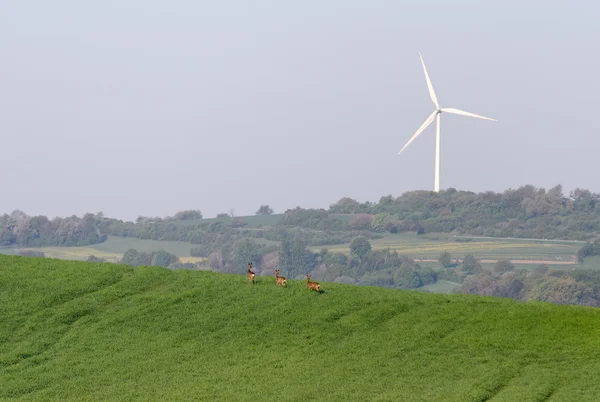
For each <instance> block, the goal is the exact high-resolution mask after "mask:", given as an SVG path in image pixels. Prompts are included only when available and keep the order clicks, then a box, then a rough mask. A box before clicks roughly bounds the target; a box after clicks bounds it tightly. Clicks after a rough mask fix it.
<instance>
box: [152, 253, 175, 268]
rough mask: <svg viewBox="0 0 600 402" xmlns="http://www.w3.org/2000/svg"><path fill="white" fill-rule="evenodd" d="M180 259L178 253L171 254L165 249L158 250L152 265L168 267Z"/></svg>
mask: <svg viewBox="0 0 600 402" xmlns="http://www.w3.org/2000/svg"><path fill="white" fill-rule="evenodd" d="M177 261H179V258H177V256H176V255H174V254H171V253H169V252H167V251H165V250H160V251H157V252H156V253H155V254H154V257H153V258H152V266H154V267H165V268H166V267H168V266H169V265H171V264H173V263H174V262H177Z"/></svg>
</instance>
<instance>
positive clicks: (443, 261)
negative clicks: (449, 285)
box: [438, 251, 452, 268]
mask: <svg viewBox="0 0 600 402" xmlns="http://www.w3.org/2000/svg"><path fill="white" fill-rule="evenodd" d="M438 261H439V262H440V265H441V266H442V268H448V267H451V266H452V256H451V255H450V253H449V252H447V251H444V252H443V253H442V254H440V258H438Z"/></svg>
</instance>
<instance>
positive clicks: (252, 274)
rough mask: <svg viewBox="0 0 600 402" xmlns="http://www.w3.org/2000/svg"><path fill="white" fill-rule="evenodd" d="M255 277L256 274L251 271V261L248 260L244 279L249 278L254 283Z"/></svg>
mask: <svg viewBox="0 0 600 402" xmlns="http://www.w3.org/2000/svg"><path fill="white" fill-rule="evenodd" d="M255 277H256V274H255V273H254V272H252V263H251V262H249V263H248V272H247V273H246V280H248V279H251V280H252V283H254V278H255Z"/></svg>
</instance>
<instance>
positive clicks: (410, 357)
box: [0, 256, 600, 401]
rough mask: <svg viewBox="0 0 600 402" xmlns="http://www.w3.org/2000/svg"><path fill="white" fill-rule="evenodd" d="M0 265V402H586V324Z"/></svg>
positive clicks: (556, 312) (591, 354)
mask: <svg viewBox="0 0 600 402" xmlns="http://www.w3.org/2000/svg"><path fill="white" fill-rule="evenodd" d="M244 280H245V278H244V277H243V276H233V275H224V274H216V273H212V272H197V271H169V270H167V269H162V268H147V267H139V268H132V267H128V266H122V265H114V264H91V263H85V262H72V261H59V260H51V259H38V258H23V257H9V256H0V322H1V323H2V325H1V326H0V384H2V386H1V387H0V399H2V400H9V399H12V398H17V399H26V400H33V401H35V400H61V401H62V400H73V401H85V400H97V399H102V400H107V399H108V400H254V401H256V400H261V401H266V400H277V401H279V400H289V401H308V400H380V401H398V400H402V401H418V400H439V401H441V400H443V401H483V400H488V399H493V400H494V401H541V400H552V401H574V400H577V401H586V400H590V401H591V400H597V396H598V395H600V382H599V381H598V377H599V375H598V372H600V310H598V309H593V308H586V307H577V306H556V305H550V304H545V303H519V302H516V301H513V300H508V299H495V298H484V297H478V296H468V295H439V294H421V293H418V292H410V291H405V292H403V291H397V290H391V289H381V288H376V287H356V286H350V285H341V284H333V283H327V284H325V285H326V286H324V290H325V293H323V294H321V295H318V294H316V293H315V292H309V291H308V290H307V289H306V285H305V283H303V282H298V281H289V288H288V289H282V288H280V287H276V286H275V284H274V278H270V277H261V278H259V279H258V283H257V284H256V285H251V284H249V283H244Z"/></svg>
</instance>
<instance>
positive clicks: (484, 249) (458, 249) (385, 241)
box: [311, 233, 581, 262]
mask: <svg viewBox="0 0 600 402" xmlns="http://www.w3.org/2000/svg"><path fill="white" fill-rule="evenodd" d="M371 245H372V248H373V249H374V250H384V249H387V248H390V249H391V250H396V251H397V252H398V253H400V254H405V255H407V256H409V257H411V258H421V259H437V258H438V257H439V256H440V254H441V253H443V252H444V251H447V252H449V253H450V254H452V257H453V258H459V259H462V258H463V257H464V256H465V255H466V254H473V255H474V256H475V257H477V258H478V259H484V260H499V259H514V260H544V261H556V262H561V261H563V262H564V261H572V260H573V258H574V255H575V254H576V253H577V250H578V249H579V248H580V247H581V245H580V244H578V243H560V242H543V241H531V240H518V239H477V240H473V241H456V240H454V239H453V238H452V237H447V235H440V236H439V238H436V236H434V235H431V236H430V237H423V236H417V235H415V234H412V233H411V234H406V233H404V234H400V235H389V236H385V237H384V238H382V239H375V240H371ZM323 247H326V248H327V249H328V250H330V251H335V252H341V253H349V252H350V249H349V244H336V245H330V246H322V247H311V249H312V250H313V251H317V250H320V249H321V248H323Z"/></svg>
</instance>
